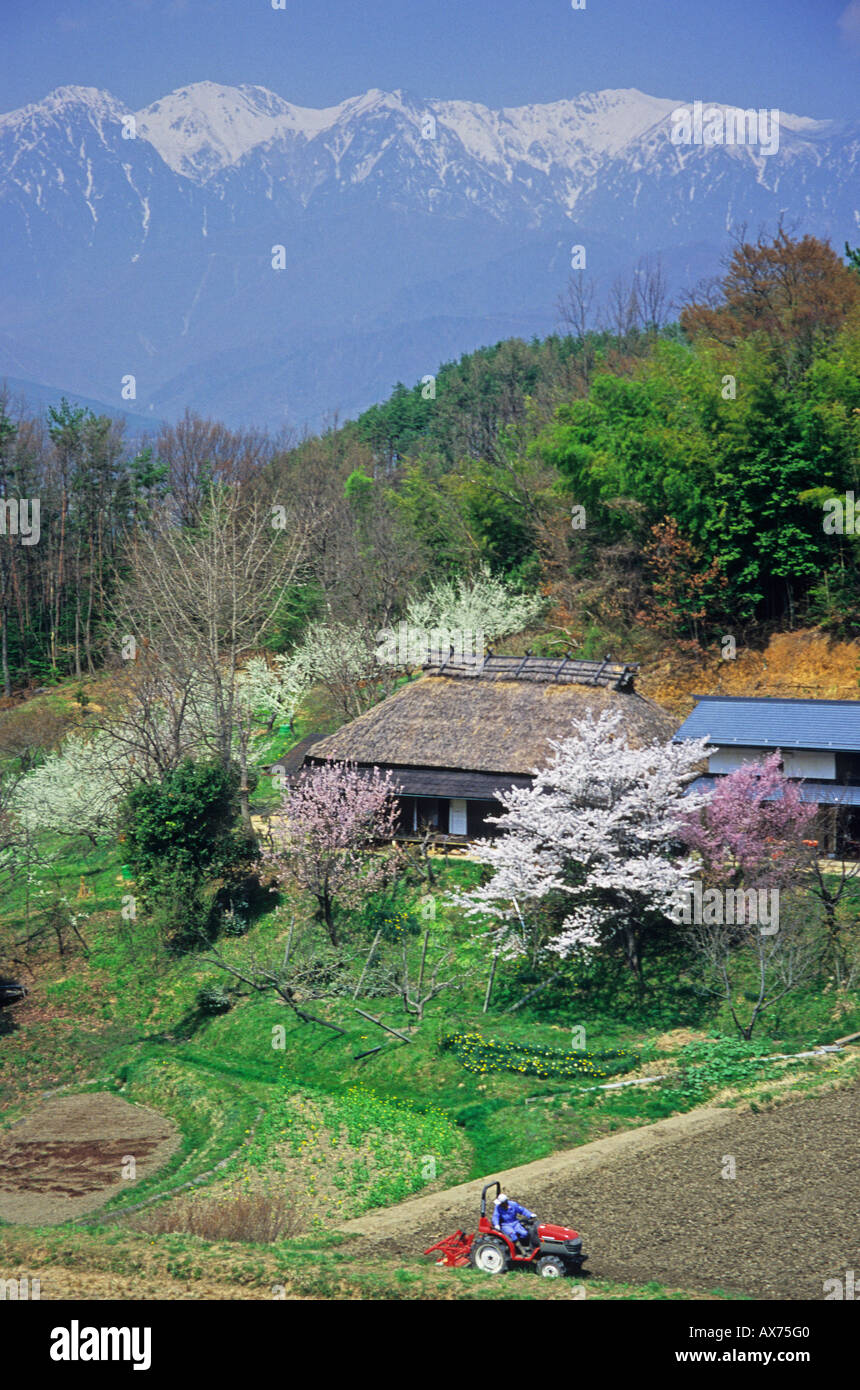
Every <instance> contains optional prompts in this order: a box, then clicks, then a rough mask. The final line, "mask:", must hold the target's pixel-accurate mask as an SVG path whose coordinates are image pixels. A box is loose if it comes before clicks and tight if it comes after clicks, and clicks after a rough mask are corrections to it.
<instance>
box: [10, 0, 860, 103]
mask: <svg viewBox="0 0 860 1390" xmlns="http://www.w3.org/2000/svg"><path fill="white" fill-rule="evenodd" d="M285 5H286V7H285V9H283V10H274V9H273V8H272V3H271V0H0V110H10V109H12V108H14V107H17V106H21V105H24V104H26V103H27V102H29V101H37V100H39V99H40V98H41V97H42V96H44V95H45V94H46V93H47V92H48V91H50V90H51V88H53V87H57V86H60V85H64V84H72V83H74V84H81V85H85V86H95V87H104V88H107V89H108V90H109V91H111V92H113V94H114V95H115V96H117V97H118V98H120V99H121V100H123V101H126V102H128V103H129V105H131V106H135V107H136V106H143V105H146V104H147V103H149V102H151V101H153V100H155V99H156V98H157V97H160V96H163V95H164V94H165V93H166V92H168V91H171V90H173V89H174V88H175V87H179V86H183V85H185V84H186V83H189V82H196V81H202V80H205V79H210V80H212V81H216V82H223V83H229V84H237V85H238V84H239V83H242V82H248V83H258V84H260V85H261V86H264V87H270V88H272V90H274V91H276V92H278V93H279V94H280V95H281V96H284V97H286V98H287V99H288V100H291V101H295V102H298V103H299V104H302V105H308V106H324V105H331V104H333V103H336V102H338V101H341V100H343V98H344V97H347V96H351V95H354V94H355V93H356V92H360V91H364V90H366V89H367V88H368V87H382V88H386V89H389V90H390V89H392V88H396V87H402V88H405V89H407V90H408V91H411V92H414V93H415V94H416V95H419V96H423V97H461V98H467V99H471V100H475V101H482V102H485V103H486V104H487V105H490V106H500V105H519V104H522V103H527V102H544V101H552V100H556V99H558V98H561V97H565V96H575V95H576V94H577V93H578V92H581V91H593V90H597V89H599V88H601V87H640V88H641V89H642V90H643V91H646V92H649V93H652V94H654V95H657V96H667V97H676V98H678V99H679V100H680V99H684V100H688V99H694V98H697V97H698V98H701V99H703V100H718V101H728V102H736V103H737V104H739V105H741V106H757V107H759V106H768V107H779V108H780V109H781V110H784V111H794V112H799V113H800V114H803V115H812V116H822V117H837V118H839V117H844V118H849V119H850V118H858V117H860V80H858V79H860V0H586V9H585V10H574V9H573V8H572V5H571V0H285Z"/></svg>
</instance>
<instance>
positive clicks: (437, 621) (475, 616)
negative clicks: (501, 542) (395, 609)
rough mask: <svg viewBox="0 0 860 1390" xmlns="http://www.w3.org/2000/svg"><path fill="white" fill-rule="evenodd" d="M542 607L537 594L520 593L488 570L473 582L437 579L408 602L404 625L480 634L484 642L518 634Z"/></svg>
mask: <svg viewBox="0 0 860 1390" xmlns="http://www.w3.org/2000/svg"><path fill="white" fill-rule="evenodd" d="M545 608H546V599H545V598H544V597H543V595H541V594H522V593H518V592H517V591H516V590H515V589H512V588H511V587H510V585H508V584H506V583H505V582H504V580H502V579H498V578H496V577H495V576H494V575H492V574H490V573H489V571H488V570H484V571H482V573H481V574H479V575H477V576H476V578H474V579H458V580H447V579H440V580H438V581H437V582H436V583H435V584H434V585H433V587H432V588H431V589H430V590H429V591H428V592H427V593H426V594H424V595H422V596H420V597H414V598H412V599H410V601H409V603H408V605H407V608H406V622H407V623H408V624H409V625H410V626H411V627H416V628H421V629H423V630H424V631H427V632H432V631H434V630H439V629H443V628H447V629H448V631H452V630H453V631H458V632H460V631H466V632H482V633H483V634H484V637H485V639H486V640H487V641H488V642H492V641H494V640H495V639H496V638H498V637H507V636H508V635H509V634H510V633H512V632H522V631H523V629H524V628H526V627H528V626H529V624H530V623H533V622H534V621H535V619H536V618H538V617H539V616H540V614H541V613H542V612H543V611H544V609H545Z"/></svg>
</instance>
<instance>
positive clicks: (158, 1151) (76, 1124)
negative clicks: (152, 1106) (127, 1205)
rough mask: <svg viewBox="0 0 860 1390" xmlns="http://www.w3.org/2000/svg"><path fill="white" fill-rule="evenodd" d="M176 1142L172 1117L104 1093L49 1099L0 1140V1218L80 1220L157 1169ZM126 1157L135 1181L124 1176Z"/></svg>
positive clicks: (31, 1221)
mask: <svg viewBox="0 0 860 1390" xmlns="http://www.w3.org/2000/svg"><path fill="white" fill-rule="evenodd" d="M178 1144H179V1135H178V1132H177V1130H176V1127H175V1125H174V1124H173V1123H172V1121H171V1120H168V1119H167V1118H166V1117H165V1116H164V1115H159V1114H157V1113H156V1112H155V1111H154V1110H148V1109H147V1108H146V1107H145V1106H142V1105H130V1104H129V1103H128V1101H125V1100H123V1099H122V1097H121V1096H115V1095H112V1094H111V1093H110V1092H108V1091H97V1092H93V1093H89V1094H86V1095H72V1096H51V1097H50V1098H49V1099H48V1100H46V1101H45V1102H44V1103H43V1104H42V1105H40V1106H39V1107H38V1109H36V1110H33V1111H31V1112H30V1113H29V1114H28V1115H25V1117H24V1118H23V1119H22V1120H19V1121H18V1123H17V1124H15V1125H13V1126H12V1127H11V1128H10V1129H8V1130H6V1131H5V1133H4V1134H3V1135H2V1136H0V1219H2V1220H4V1221H11V1222H14V1223H23V1224H29V1225H41V1224H52V1223H55V1222H60V1221H68V1220H69V1219H70V1218H71V1217H75V1216H82V1215H83V1214H84V1213H85V1212H89V1211H93V1210H94V1209H95V1208H96V1207H100V1206H102V1205H103V1204H104V1203H105V1202H107V1201H109V1200H110V1198H111V1197H113V1196H115V1195H116V1193H118V1192H120V1191H122V1190H123V1189H125V1188H127V1187H129V1186H132V1185H133V1183H134V1182H138V1181H140V1179H141V1178H145V1177H149V1176H150V1175H151V1174H152V1173H154V1172H157V1170H158V1169H159V1168H161V1167H163V1165H164V1164H165V1163H166V1162H167V1160H168V1159H169V1158H170V1156H171V1154H173V1153H174V1152H175V1151H176V1148H177V1146H178ZM129 1157H132V1158H133V1159H134V1162H135V1177H134V1179H130V1178H124V1177H123V1176H122V1172H123V1166H124V1165H126V1166H127V1164H128V1159H129Z"/></svg>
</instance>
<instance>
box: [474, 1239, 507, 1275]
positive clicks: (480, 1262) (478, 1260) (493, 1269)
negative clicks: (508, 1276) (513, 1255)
mask: <svg viewBox="0 0 860 1390" xmlns="http://www.w3.org/2000/svg"><path fill="white" fill-rule="evenodd" d="M509 1262H510V1256H509V1255H508V1247H507V1246H506V1245H504V1244H503V1243H502V1242H501V1241H500V1240H494V1239H493V1237H492V1236H486V1237H485V1238H484V1239H482V1240H476V1241H475V1244H474V1245H473V1246H472V1250H471V1253H470V1255H469V1263H470V1264H471V1266H472V1268H473V1269H479V1270H480V1271H481V1273H482V1274H504V1272H505V1270H506V1269H507V1267H508V1264H509Z"/></svg>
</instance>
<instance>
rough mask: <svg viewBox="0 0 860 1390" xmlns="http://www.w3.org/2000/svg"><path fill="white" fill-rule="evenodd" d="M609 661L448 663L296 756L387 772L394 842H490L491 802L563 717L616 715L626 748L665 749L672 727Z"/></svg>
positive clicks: (628, 670)
mask: <svg viewBox="0 0 860 1390" xmlns="http://www.w3.org/2000/svg"><path fill="white" fill-rule="evenodd" d="M637 669H638V668H637V667H635V666H625V665H622V664H620V663H614V662H610V661H608V660H607V661H603V662H600V661H573V660H570V659H564V660H549V659H546V658H540V657H531V656H529V657H500V656H488V657H486V658H484V660H483V662H482V663H478V664H475V663H474V662H469V661H468V660H460V661H457V660H456V659H454V658H451V659H449V661H446V662H443V663H442V664H441V665H440V666H437V667H431V668H430V669H428V670H427V671H426V672H425V674H424V675H423V676H422V677H421V678H420V679H419V680H416V681H412V682H411V683H410V684H408V685H405V686H403V687H402V688H401V689H400V690H398V691H396V692H395V694H393V695H391V696H389V698H388V699H387V700H383V701H382V702H381V704H378V705H375V706H374V708H373V709H370V710H368V711H367V713H366V714H363V715H361V716H360V718H358V719H354V720H352V722H351V723H349V724H345V725H344V726H343V728H341V729H338V731H337V732H336V733H334V734H331V735H330V736H329V737H326V738H323V739H320V740H319V741H317V742H315V743H314V744H313V746H312V748H310V749H309V750H308V751H307V753H306V755H305V758H304V766H305V767H309V766H313V765H315V764H320V763H323V762H326V761H336V762H345V761H349V762H352V763H356V764H357V765H358V766H359V767H366V768H372V767H379V768H381V769H382V770H383V771H384V770H386V769H390V770H391V773H392V776H393V778H394V780H395V781H396V783H397V785H398V787H399V789H400V802H401V816H400V831H401V834H402V835H404V836H409V835H412V834H423V833H424V832H425V831H426V829H428V828H430V829H432V830H434V831H435V832H436V833H437V834H438V835H439V836H440V837H444V838H448V837H452V838H453V839H455V840H459V839H471V838H475V837H476V836H478V835H486V834H488V833H492V831H493V829H494V827H490V826H487V825H486V824H485V817H486V816H487V815H496V814H498V811H499V804H498V802H497V801H496V799H495V798H496V796H497V794H498V792H500V791H502V790H507V789H508V788H509V787H511V786H528V784H529V783H530V782H531V780H532V775H533V773H534V770H535V768H536V767H538V766H540V765H541V764H542V763H544V762H545V761H546V759H547V757H548V756H549V754H550V751H551V750H550V742H551V740H555V739H561V738H564V737H566V736H567V735H568V734H570V732H571V724H572V721H573V720H574V719H575V718H581V717H582V716H584V714H585V712H586V711H587V710H589V709H590V710H592V711H593V712H594V713H595V714H597V713H599V712H600V711H601V710H604V709H617V710H619V711H620V712H621V714H622V715H623V725H622V727H623V729H624V732H625V733H626V734H627V736H628V738H629V739H630V742H631V743H633V744H634V745H643V744H646V743H653V742H657V741H659V742H665V741H667V740H668V739H670V738H671V737H672V734H673V733H674V732H675V721H674V720H673V719H672V718H671V717H670V716H669V715H668V714H666V713H665V712H664V711H663V710H661V709H660V708H659V706H657V705H655V704H653V703H652V702H651V701H650V700H647V699H645V698H644V697H643V696H641V695H639V694H637V693H636V691H635V690H634V688H633V685H634V678H635V674H636V671H637Z"/></svg>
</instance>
